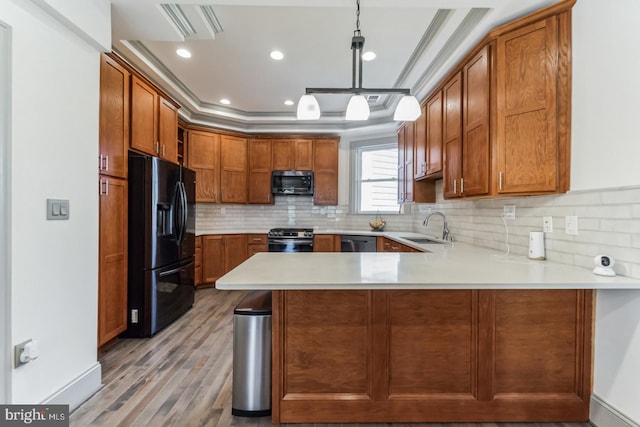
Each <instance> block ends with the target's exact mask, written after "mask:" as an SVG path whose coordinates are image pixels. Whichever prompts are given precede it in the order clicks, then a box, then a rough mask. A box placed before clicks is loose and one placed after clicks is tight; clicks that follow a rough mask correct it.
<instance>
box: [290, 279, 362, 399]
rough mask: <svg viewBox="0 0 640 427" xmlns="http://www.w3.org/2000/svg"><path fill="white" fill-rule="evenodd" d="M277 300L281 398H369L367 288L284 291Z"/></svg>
mask: <svg viewBox="0 0 640 427" xmlns="http://www.w3.org/2000/svg"><path fill="white" fill-rule="evenodd" d="M282 305H283V307H284V310H283V312H282V313H283V316H282V318H281V322H282V329H281V331H282V332H283V335H282V336H281V343H282V345H283V352H282V355H283V356H284V358H283V361H282V362H283V370H282V395H283V399H284V400H285V401H295V400H309V399H310V398H311V399H313V400H316V399H319V400H342V399H348V400H354V399H355V400H358V399H367V400H368V399H370V393H371V388H370V383H369V379H370V377H371V372H370V370H371V361H370V357H371V350H372V349H371V292H370V291H318V292H305V291H288V292H286V293H284V294H283V299H282Z"/></svg>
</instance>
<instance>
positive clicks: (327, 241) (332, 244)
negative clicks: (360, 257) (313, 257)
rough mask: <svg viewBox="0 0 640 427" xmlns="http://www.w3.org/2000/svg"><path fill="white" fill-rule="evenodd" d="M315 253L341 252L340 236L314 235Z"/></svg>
mask: <svg viewBox="0 0 640 427" xmlns="http://www.w3.org/2000/svg"><path fill="white" fill-rule="evenodd" d="M313 252H340V235H337V234H314V235H313Z"/></svg>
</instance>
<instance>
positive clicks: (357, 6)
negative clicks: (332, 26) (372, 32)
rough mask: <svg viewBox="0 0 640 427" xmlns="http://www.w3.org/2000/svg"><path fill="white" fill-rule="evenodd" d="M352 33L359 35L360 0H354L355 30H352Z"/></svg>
mask: <svg viewBox="0 0 640 427" xmlns="http://www.w3.org/2000/svg"><path fill="white" fill-rule="evenodd" d="M353 35H354V36H359V35H360V0H356V30H355V31H354V32H353Z"/></svg>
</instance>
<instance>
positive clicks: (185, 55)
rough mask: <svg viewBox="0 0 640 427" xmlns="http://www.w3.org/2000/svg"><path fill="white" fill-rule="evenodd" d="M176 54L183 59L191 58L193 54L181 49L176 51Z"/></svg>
mask: <svg viewBox="0 0 640 427" xmlns="http://www.w3.org/2000/svg"><path fill="white" fill-rule="evenodd" d="M176 53H177V54H178V56H181V57H183V58H191V52H189V51H188V50H187V49H183V48H180V49H178V50H176Z"/></svg>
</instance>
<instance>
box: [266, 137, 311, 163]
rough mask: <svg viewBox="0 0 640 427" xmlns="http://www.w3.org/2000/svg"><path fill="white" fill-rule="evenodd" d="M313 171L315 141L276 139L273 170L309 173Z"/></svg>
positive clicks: (274, 142)
mask: <svg viewBox="0 0 640 427" xmlns="http://www.w3.org/2000/svg"><path fill="white" fill-rule="evenodd" d="M312 169H313V140H311V139H302V138H297V139H274V140H273V170H298V171H302V170H305V171H308V170H312Z"/></svg>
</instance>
